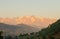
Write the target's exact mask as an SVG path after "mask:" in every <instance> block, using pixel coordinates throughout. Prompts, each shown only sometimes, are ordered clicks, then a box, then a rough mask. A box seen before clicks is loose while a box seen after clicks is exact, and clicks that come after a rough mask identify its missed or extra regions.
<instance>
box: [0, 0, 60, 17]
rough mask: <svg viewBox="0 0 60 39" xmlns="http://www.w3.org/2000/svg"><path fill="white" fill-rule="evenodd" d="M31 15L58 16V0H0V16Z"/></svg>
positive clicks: (59, 6)
mask: <svg viewBox="0 0 60 39" xmlns="http://www.w3.org/2000/svg"><path fill="white" fill-rule="evenodd" d="M31 15H35V16H43V17H57V18H60V0H0V17H20V16H31Z"/></svg>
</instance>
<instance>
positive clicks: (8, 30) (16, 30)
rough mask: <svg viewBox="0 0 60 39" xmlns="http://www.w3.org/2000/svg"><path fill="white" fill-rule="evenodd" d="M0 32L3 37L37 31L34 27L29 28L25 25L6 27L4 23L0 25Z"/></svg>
mask: <svg viewBox="0 0 60 39" xmlns="http://www.w3.org/2000/svg"><path fill="white" fill-rule="evenodd" d="M0 30H2V31H3V32H4V33H3V35H8V34H10V35H18V34H20V33H31V32H37V31H38V30H39V29H38V28H36V27H31V26H29V25H26V24H19V25H8V24H4V23H0Z"/></svg>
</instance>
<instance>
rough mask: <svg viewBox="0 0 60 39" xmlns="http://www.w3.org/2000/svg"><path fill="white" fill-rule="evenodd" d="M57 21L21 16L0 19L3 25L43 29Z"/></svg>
mask: <svg viewBox="0 0 60 39" xmlns="http://www.w3.org/2000/svg"><path fill="white" fill-rule="evenodd" d="M56 20H57V19H55V18H45V17H35V16H22V17H16V18H0V23H5V24H9V25H18V24H26V25H31V26H32V27H38V28H43V27H47V26H48V25H49V24H52V23H53V22H55V21H56Z"/></svg>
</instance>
